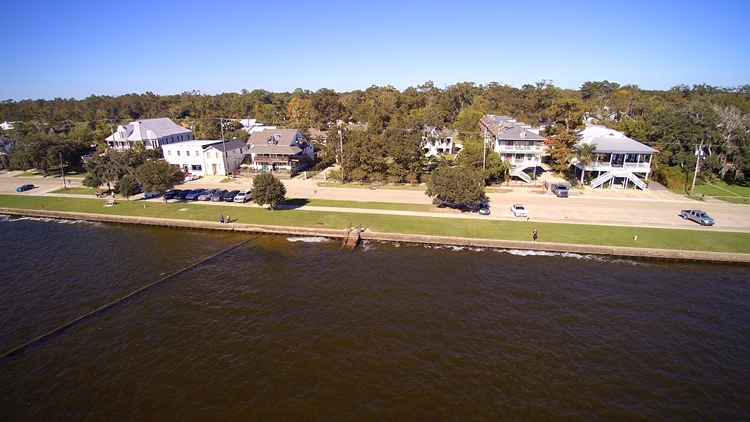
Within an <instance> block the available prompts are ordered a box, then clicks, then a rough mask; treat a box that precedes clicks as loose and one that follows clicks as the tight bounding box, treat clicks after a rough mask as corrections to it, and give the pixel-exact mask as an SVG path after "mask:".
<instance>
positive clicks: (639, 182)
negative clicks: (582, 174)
mask: <svg viewBox="0 0 750 422" xmlns="http://www.w3.org/2000/svg"><path fill="white" fill-rule="evenodd" d="M578 136H579V137H580V139H579V141H578V142H577V144H578V145H580V144H592V145H594V147H595V149H594V159H593V160H592V162H591V163H587V164H586V165H585V167H584V166H582V163H580V162H578V161H577V160H573V165H575V167H576V168H577V169H578V170H579V171H581V170H583V171H587V172H595V173H596V174H595V175H596V178H595V179H593V180H591V182H590V183H589V186H591V187H592V188H597V187H604V184H605V183H606V182H610V183H609V187H610V189H611V188H612V187H613V186H614V185H617V184H619V183H622V185H623V187H625V188H627V186H628V183H633V188H634V189H635V188H636V187H638V188H640V189H646V187H647V185H646V183H645V182H644V180H646V181H648V176H649V174H651V160H652V159H653V155H654V153H656V152H659V151H658V150H656V149H654V148H651V147H649V146H646V145H644V144H642V143H640V142H638V141H636V140H634V139H631V138H628V137H627V136H625V134H623V133H622V132H618V131H616V130H614V129H609V128H607V127H604V126H601V125H586V128H584V129H583V130H580V131H579V132H578ZM640 176H642V177H643V179H641V177H640Z"/></svg>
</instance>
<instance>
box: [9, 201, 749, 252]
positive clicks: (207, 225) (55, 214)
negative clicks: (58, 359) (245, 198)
mask: <svg viewBox="0 0 750 422" xmlns="http://www.w3.org/2000/svg"><path fill="white" fill-rule="evenodd" d="M0 214H7V215H23V216H30V217H44V218H57V219H68V220H87V221H100V222H106V223H119V224H140V225H147V226H160V227H174V228H189V229H201V230H226V231H233V232H247V233H263V234H280V235H291V236H322V237H328V238H335V239H343V238H344V237H345V236H346V230H343V229H325V228H315V227H312V228H310V227H290V226H270V225H260V224H240V223H231V224H221V223H219V222H209V221H193V220H178V219H169V218H151V217H134V216H123V215H104V214H90V213H78V212H64V211H45V210H26V209H15V208H0ZM360 237H361V239H362V240H376V241H384V242H404V243H423V244H431V245H448V246H462V247H482V248H495V249H518V250H530V251H546V252H558V253H575V254H591V255H603V256H610V257H620V258H645V259H662V260H678V261H697V262H724V263H740V264H750V254H743V253H731V252H702V251H686V250H673V249H648V248H633V247H623V246H598V245H574V244H565V243H549V242H526V241H518V240H500V239H476V238H462V237H446V236H428V235H417V234H401V233H376V232H372V231H370V230H364V231H363V232H361V233H360Z"/></svg>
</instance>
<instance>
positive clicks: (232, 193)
mask: <svg viewBox="0 0 750 422" xmlns="http://www.w3.org/2000/svg"><path fill="white" fill-rule="evenodd" d="M238 193H240V191H239V190H230V191H229V192H227V194H226V195H224V198H223V199H222V200H223V201H224V202H232V201H234V197H235V196H236V195H237V194H238Z"/></svg>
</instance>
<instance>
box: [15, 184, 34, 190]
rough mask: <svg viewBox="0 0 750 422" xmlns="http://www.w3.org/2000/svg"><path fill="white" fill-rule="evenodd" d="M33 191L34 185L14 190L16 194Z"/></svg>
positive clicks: (22, 186)
mask: <svg viewBox="0 0 750 422" xmlns="http://www.w3.org/2000/svg"><path fill="white" fill-rule="evenodd" d="M32 189H34V185H21V186H19V187H17V188H16V192H25V191H27V190H32Z"/></svg>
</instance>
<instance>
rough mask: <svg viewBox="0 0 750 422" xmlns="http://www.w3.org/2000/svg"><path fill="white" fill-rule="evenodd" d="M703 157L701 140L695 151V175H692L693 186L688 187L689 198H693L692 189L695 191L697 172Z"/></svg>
mask: <svg viewBox="0 0 750 422" xmlns="http://www.w3.org/2000/svg"><path fill="white" fill-rule="evenodd" d="M702 157H703V140H701V144H700V146H699V147H698V149H696V150H695V173H693V185H692V186H690V196H693V189H695V179H697V178H698V171H699V169H700V164H701V158H702Z"/></svg>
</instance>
